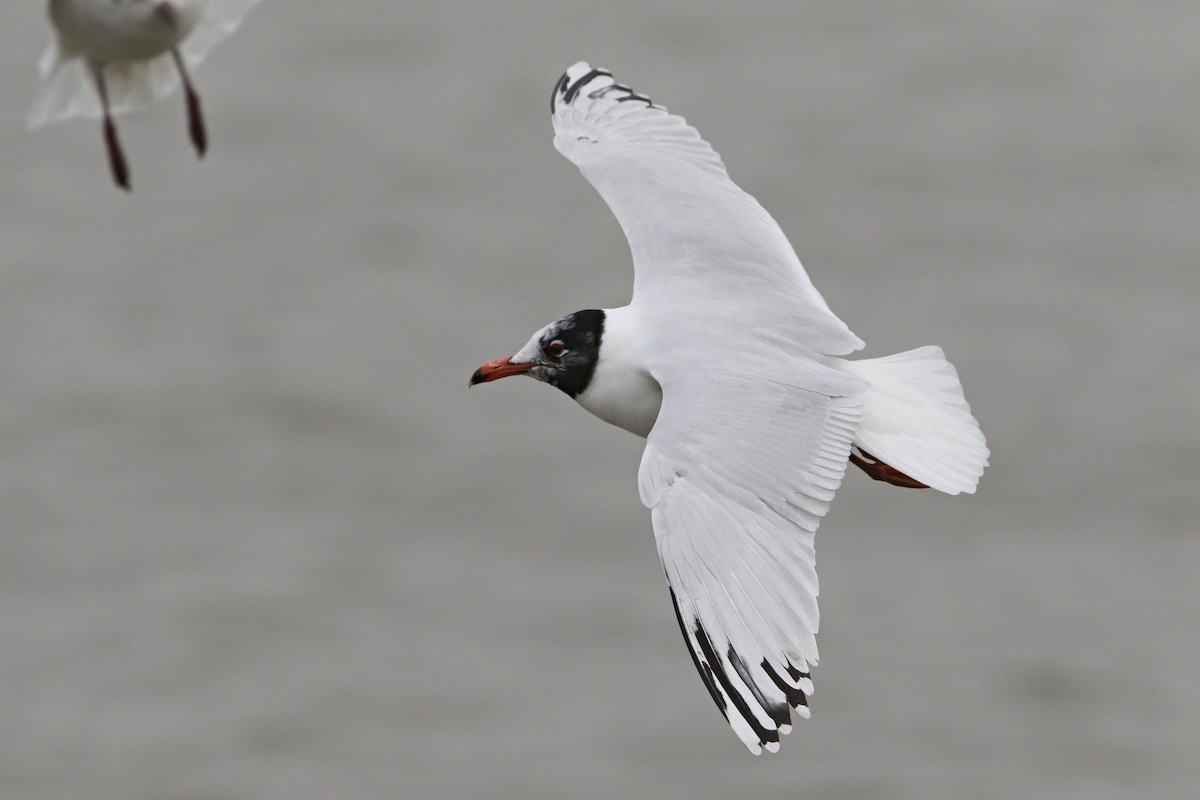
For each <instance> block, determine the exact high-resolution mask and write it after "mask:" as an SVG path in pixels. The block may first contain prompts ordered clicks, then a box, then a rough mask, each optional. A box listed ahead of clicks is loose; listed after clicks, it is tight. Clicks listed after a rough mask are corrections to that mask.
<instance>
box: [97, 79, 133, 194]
mask: <svg viewBox="0 0 1200 800" xmlns="http://www.w3.org/2000/svg"><path fill="white" fill-rule="evenodd" d="M92 76H93V77H94V78H95V80H96V91H97V92H99V94H100V107H101V108H102V109H103V110H104V145H105V147H106V148H107V150H108V166H109V167H110V168H111V169H112V176H113V181H114V182H115V183H116V184H117V186H120V187H121V188H122V189H124V190H125V191H129V190H130V185H129V164H128V162H126V161H125V153H124V152H123V151H122V150H121V140H120V139H118V138H117V126H116V124H115V123H114V122H113V118H112V113H111V112H110V111H109V108H108V87H106V86H105V85H104V65H103V64H92Z"/></svg>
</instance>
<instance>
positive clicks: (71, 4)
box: [29, 0, 258, 190]
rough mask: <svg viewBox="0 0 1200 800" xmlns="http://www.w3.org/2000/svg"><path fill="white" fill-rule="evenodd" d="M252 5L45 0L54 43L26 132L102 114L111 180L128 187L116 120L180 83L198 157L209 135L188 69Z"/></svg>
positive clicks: (245, 0)
mask: <svg viewBox="0 0 1200 800" xmlns="http://www.w3.org/2000/svg"><path fill="white" fill-rule="evenodd" d="M257 2H258V0H50V22H51V23H53V25H54V30H55V38H54V40H53V41H52V42H51V43H50V46H49V47H48V48H47V49H46V52H45V54H44V55H43V56H42V59H41V61H40V62H39V64H38V67H39V70H40V71H41V74H42V78H43V82H42V85H41V88H40V89H39V91H38V95H37V98H36V99H35V100H34V103H33V108H32V109H31V110H30V112H29V127H30V128H31V129H33V128H38V127H41V126H42V125H47V124H50V123H53V122H62V121H64V120H68V119H73V118H75V117H86V118H91V119H95V118H97V117H102V118H103V120H104V143H105V147H106V148H107V150H108V163H109V166H110V168H111V169H112V175H113V180H114V181H115V182H116V184H117V185H118V186H120V187H121V188H123V189H126V190H128V189H129V188H130V183H129V164H128V162H127V161H126V159H125V153H124V151H123V150H122V149H121V142H120V140H119V139H118V138H117V127H116V125H115V124H114V123H113V116H114V115H116V114H121V113H124V112H126V111H131V110H133V109H136V108H140V107H142V106H144V105H147V104H149V103H151V102H153V101H155V100H159V99H161V98H163V97H166V96H167V95H169V94H171V93H172V92H174V91H175V89H176V87H178V86H179V85H180V84H181V83H182V85H183V92H184V98H185V101H186V105H187V116H188V134H189V136H190V137H191V140H192V144H193V146H194V147H195V148H196V153H197V155H199V156H203V155H204V151H205V150H206V149H207V148H208V134H207V131H206V130H205V126H204V114H203V112H202V110H201V108H200V96H199V95H198V94H197V93H196V89H195V87H194V86H193V85H192V81H191V77H190V76H189V74H188V71H189V70H190V69H195V68H196V67H197V66H199V64H200V62H201V61H203V60H204V57H205V56H206V55H208V51H209V50H211V49H212V48H213V46H215V45H216V44H217V43H218V42H220V41H221V40H222V39H224V38H225V37H226V36H228V35H229V34H231V33H233V32H234V31H235V30H236V29H237V27H238V25H240V24H241V21H242V18H243V17H244V16H245V15H246V14H247V13H248V12H249V10H250V8H251V7H252V6H253V5H254V4H255V3H257Z"/></svg>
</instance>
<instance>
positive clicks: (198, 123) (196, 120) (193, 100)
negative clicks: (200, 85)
mask: <svg viewBox="0 0 1200 800" xmlns="http://www.w3.org/2000/svg"><path fill="white" fill-rule="evenodd" d="M171 55H172V56H173V57H174V58H175V68H176V69H178V70H179V77H180V78H182V79H183V94H184V97H185V98H186V99H187V115H188V133H189V134H190V135H191V137H192V144H193V145H195V146H196V155H198V156H201V157H203V156H204V151H205V150H207V149H208V131H207V130H206V129H205V127H204V112H203V111H202V110H201V108H200V95H199V94H197V93H196V90H195V88H193V87H192V81H191V79H190V78H189V77H188V72H187V67H186V66H184V63H183V57H182V56H181V55H179V49H178V48H174V47H172V48H171Z"/></svg>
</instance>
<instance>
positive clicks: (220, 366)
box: [0, 0, 1200, 800]
mask: <svg viewBox="0 0 1200 800" xmlns="http://www.w3.org/2000/svg"><path fill="white" fill-rule="evenodd" d="M13 5H14V6H16V5H17V4H13ZM41 6H42V4H41V3H28V4H20V7H14V8H10V9H9V10H8V12H7V13H6V16H5V25H4V26H3V27H2V28H0V37H2V38H3V48H0V60H2V63H3V71H2V72H0V108H3V114H2V116H0V176H3V177H2V180H0V534H2V535H0V642H2V643H3V646H2V647H0V664H2V671H0V675H2V676H3V680H2V681H0V693H2V700H3V708H4V713H3V715H2V716H0V797H4V798H30V799H31V800H43V799H45V800H51V799H53V800H72V799H73V798H88V799H89V800H107V799H108V798H112V799H113V800H140V799H141V798H145V799H146V800H151V799H153V798H184V799H188V798H195V799H197V800H198V799H199V798H206V799H207V798H228V799H229V800H242V798H247V799H249V798H254V799H255V800H269V799H270V798H287V799H288V800H294V798H304V797H312V798H334V797H336V798H396V797H401V798H462V797H473V796H478V797H494V798H601V797H604V798H607V797H628V798H636V797H647V798H649V797H654V798H659V797H689V798H708V797H714V798H715V797H729V796H731V795H732V796H739V797H758V796H772V797H780V796H782V797H804V798H808V799H809V800H822V799H831V798H922V800H929V799H930V798H963V797H971V798H1054V799H1055V800H1062V799H1064V798H1066V799H1071V798H1088V800H1103V799H1104V798H1130V797H1137V798H1190V797H1193V796H1194V791H1195V788H1194V787H1195V785H1196V784H1197V782H1198V781H1200V768H1198V767H1197V766H1196V764H1197V751H1198V750H1200V734H1198V732H1197V725H1196V722H1195V720H1196V719H1197V716H1198V715H1200V690H1198V689H1197V685H1198V684H1197V681H1196V680H1195V678H1194V673H1195V670H1196V667H1197V664H1198V663H1200V644H1198V643H1200V637H1198V635H1197V612H1198V611H1200V604H1198V602H1197V591H1196V577H1195V576H1196V572H1197V566H1200V524H1198V520H1200V499H1198V493H1197V488H1198V487H1197V485H1196V484H1197V482H1196V477H1195V471H1194V470H1195V467H1196V465H1197V464H1198V463H1200V431H1198V429H1197V424H1196V411H1197V405H1198V404H1197V400H1198V398H1200V378H1198V377H1197V369H1196V365H1197V363H1198V361H1197V357H1196V343H1197V340H1198V334H1200V324H1198V323H1197V321H1196V308H1197V305H1198V304H1200V273H1198V271H1197V269H1196V259H1197V253H1198V252H1200V225H1198V224H1197V219H1198V218H1200V194H1198V189H1200V180H1198V179H1200V169H1198V168H1200V144H1198V142H1200V89H1198V88H1197V87H1198V86H1200V83H1198V82H1197V76H1198V75H1200V49H1198V48H1197V47H1196V42H1197V41H1198V39H1200V12H1198V11H1197V8H1196V6H1195V4H1194V3H1192V2H1182V1H1181V2H1170V1H1169V0H1162V1H1161V2H1155V3H1141V4H1134V3H1124V2H1115V1H1110V2H1082V1H1079V0H1077V1H1071V2H1068V1H1067V0H1063V1H1062V2H1053V3H1045V2H1034V0H1006V1H1005V2H998V1H997V2H992V1H989V2H979V3H972V4H969V5H968V4H955V3H945V2H936V1H935V0H925V1H924V2H908V3H893V4H886V5H884V4H866V3H845V2H813V3H805V4H796V3H784V2H754V1H751V2H744V3H737V4H726V3H714V2H706V3H695V2H688V3H684V2H663V3H644V2H643V3H634V2H617V3H610V4H607V5H605V6H597V5H596V4H594V3H558V4H555V5H554V6H553V7H551V6H549V5H547V4H536V3H530V2H510V3H504V4H499V3H498V4H478V3H460V2H448V3H441V4H436V5H435V7H420V8H416V7H413V6H412V5H411V4H384V3H369V2H365V1H364V0H347V2H342V3H336V4H332V3H324V4H318V3H313V2H290V3H285V2H275V3H267V4H264V5H263V6H262V7H261V8H259V9H258V10H257V11H256V12H255V13H254V14H253V15H252V16H251V18H250V19H249V21H248V22H247V24H246V26H245V27H244V29H243V30H242V31H241V32H239V34H238V35H237V36H236V37H235V38H234V39H232V40H230V41H229V42H228V43H226V44H225V45H224V46H223V47H222V48H221V49H220V50H219V51H218V52H217V53H215V54H214V56H213V57H212V59H211V60H210V61H209V62H208V63H207V64H206V65H205V67H204V68H203V69H202V70H201V71H200V73H199V74H198V76H197V81H198V84H199V88H200V90H201V92H202V94H203V95H204V98H205V102H206V108H207V111H208V114H209V123H210V128H211V137H212V148H211V151H210V156H209V157H208V158H207V159H206V160H205V162H203V163H197V161H196V159H195V158H194V157H193V155H192V153H191V151H190V149H189V147H188V144H187V141H186V135H185V129H184V122H183V109H182V101H181V100H179V99H178V98H174V99H173V100H172V101H171V102H167V103H164V104H161V105H159V106H156V107H155V108H153V109H152V110H149V111H147V112H143V113H140V114H137V115H135V116H132V117H127V118H124V119H123V120H122V131H123V134H124V140H125V145H126V149H127V152H128V154H129V157H130V159H131V164H132V168H133V180H134V186H135V191H134V193H133V195H132V196H124V195H122V194H121V193H119V192H118V191H116V190H115V189H113V188H112V186H111V185H110V183H109V179H108V175H107V167H106V165H105V163H104V160H103V152H102V147H101V141H100V136H99V131H98V129H97V128H98V126H96V125H93V124H90V123H73V124H68V125H63V126H59V127H55V128H52V129H48V130H43V131H40V132H38V133H37V134H36V135H29V134H27V133H26V132H25V131H24V129H23V120H24V115H25V113H26V111H27V108H28V105H29V103H30V102H31V100H32V97H33V92H34V87H35V78H34V63H35V61H36V59H37V57H38V55H39V54H40V50H41V47H42V46H43V44H44V41H45V39H46V38H47V36H48V33H47V25H46V23H45V22H44V19H43V18H44V14H43V9H42V8H41ZM580 58H586V59H589V60H592V61H593V62H595V63H598V64H602V65H604V66H607V67H609V68H611V69H613V70H614V71H615V72H616V73H617V74H618V77H619V78H620V79H621V80H623V81H624V82H627V83H630V84H632V85H633V86H635V87H636V88H637V89H639V90H641V91H645V92H649V93H651V94H652V95H653V96H654V97H655V98H656V99H657V100H659V101H661V102H663V103H665V104H667V105H668V106H670V107H671V108H672V109H674V110H677V111H680V112H681V113H684V114H685V115H687V116H688V118H689V119H690V120H691V121H692V122H694V123H695V124H696V125H697V126H698V127H699V128H700V129H701V131H702V132H703V133H704V134H705V135H706V136H707V138H709V139H710V140H711V141H712V142H713V143H714V144H715V145H716V147H717V149H718V150H719V151H720V152H721V153H722V155H723V156H724V157H725V160H726V163H727V164H728V165H729V168H730V171H731V173H732V174H733V176H734V177H735V179H736V180H738V181H739V182H740V183H741V184H742V185H743V186H744V187H745V188H747V189H748V190H749V191H750V192H752V193H753V194H755V195H756V196H757V197H758V198H759V199H760V200H761V201H762V202H763V203H764V204H765V205H766V206H767V208H769V209H771V211H772V212H773V213H774V215H775V216H776V217H777V218H778V219H779V221H780V223H781V224H782V226H783V228H784V229H785V231H787V233H788V234H789V236H790V237H791V238H792V240H793V242H794V244H795V245H796V247H797V250H798V252H799V253H800V256H801V258H802V259H803V260H804V262H805V264H806V265H807V267H808V269H809V271H810V272H811V274H812V275H813V278H814V282H815V283H816V284H817V286H818V287H819V288H820V289H821V290H822V292H823V293H824V295H825V297H826V299H827V300H828V301H829V302H830V304H831V306H832V307H833V308H834V309H835V310H836V311H837V312H838V313H839V314H840V315H841V316H842V317H843V318H844V319H845V320H846V321H847V322H848V323H849V324H850V325H851V327H852V328H854V330H855V331H856V332H857V333H858V334H859V335H860V336H862V337H863V338H864V339H865V340H867V342H868V354H870V355H879V354H883V353H886V352H890V351H896V350H900V349H904V348H908V347H913V346H916V345H919V344H923V343H928V342H936V343H940V344H942V345H943V346H944V347H945V348H946V350H947V352H948V353H949V354H950V355H951V357H952V359H953V360H954V361H955V363H956V364H957V366H958V368H959V371H960V373H961V374H962V376H963V379H964V381H965V383H966V386H967V390H968V396H969V398H970V400H971V402H972V405H973V407H974V409H975V410H976V411H977V414H978V416H979V418H980V419H981V420H982V422H983V424H984V428H985V430H986V432H987V433H988V435H989V439H990V444H991V446H992V451H993V464H994V466H993V467H992V469H991V470H990V472H989V474H988V476H987V477H986V478H985V480H984V482H983V484H982V487H981V491H980V493H979V494H978V495H977V496H975V497H972V498H969V499H964V498H947V497H941V496H932V495H930V494H929V493H918V492H903V491H900V490H895V489H890V488H888V487H883V486H880V485H877V484H873V483H872V482H870V481H868V480H867V479H865V478H864V477H863V476H861V475H857V474H856V475H851V476H850V478H849V479H848V480H847V483H846V485H845V486H844V487H843V489H842V491H841V492H840V494H839V497H838V501H837V502H836V503H835V506H834V511H833V513H832V514H831V516H830V518H829V519H828V520H827V521H826V524H825V525H824V526H823V528H822V530H821V534H820V536H819V543H820V556H821V560H820V569H821V575H822V588H823V589H824V591H823V594H822V598H821V599H822V610H823V617H824V618H823V623H824V624H823V629H822V633H821V648H822V655H823V659H822V663H821V667H820V669H819V670H818V671H817V673H816V674H815V678H816V682H817V689H818V691H817V695H816V697H815V698H814V714H813V719H812V720H811V721H810V722H807V723H804V724H802V725H800V726H798V727H797V729H796V730H795V732H794V733H793V734H792V735H791V736H790V737H788V739H787V740H785V742H784V748H783V752H782V753H781V754H779V755H777V756H774V757H769V758H761V759H754V758H752V757H750V756H749V755H748V754H747V753H746V752H745V751H744V749H743V748H742V746H741V745H740V744H739V743H738V742H737V740H736V738H735V737H734V736H733V735H732V734H731V733H730V732H729V731H728V729H727V728H726V726H725V725H724V723H723V721H722V720H721V718H720V715H719V714H718V713H717V712H716V710H715V709H714V708H713V707H712V704H711V702H710V701H709V699H708V697H707V694H706V692H705V690H704V689H703V686H702V685H701V683H700V681H699V679H698V678H697V677H696V675H695V674H694V671H693V668H692V665H691V663H690V660H689V659H688V657H687V655H686V651H685V649H684V646H683V644H682V642H681V641H679V636H678V632H677V629H676V627H675V624H674V621H673V619H672V615H671V611H670V608H669V604H668V602H667V599H666V592H665V588H664V586H663V583H662V573H661V570H660V568H659V566H658V564H657V560H656V554H655V551H654V546H653V541H652V537H651V533H650V523H649V517H648V515H647V514H646V513H645V511H644V509H642V508H641V506H640V504H639V502H638V499H637V492H636V486H635V475H636V468H637V463H638V459H639V456H640V442H639V441H638V440H637V439H635V438H634V437H632V436H629V435H627V434H624V433H622V432H620V431H618V430H616V429H611V428H607V427H606V426H604V425H603V424H602V423H600V422H598V421H596V420H594V419H592V418H590V417H589V416H588V415H586V414H585V413H584V412H582V411H581V410H580V409H578V408H574V407H573V404H571V403H569V402H567V401H566V400H565V399H564V398H563V397H561V396H560V395H559V394H558V393H556V392H552V391H549V390H547V389H546V388H545V387H542V386H538V385H536V384H535V383H534V382H532V381H512V382H505V384H501V385H498V386H496V387H488V388H487V389H486V390H484V389H476V390H474V391H471V392H468V391H467V389H466V378H467V376H468V375H469V374H470V372H471V370H472V369H474V368H475V367H476V366H477V365H478V364H480V363H482V362H483V361H486V360H490V359H492V358H495V357H497V356H501V355H505V354H508V353H510V352H512V351H513V349H515V348H516V347H517V346H519V345H520V344H521V343H522V342H524V341H525V339H526V337H527V336H528V334H529V333H530V332H531V331H532V330H534V329H535V328H537V327H539V326H540V325H542V324H544V323H545V322H548V321H549V320H551V319H553V318H555V317H557V316H558V315H560V314H562V313H564V312H567V311H571V310H574V309H576V308H582V307H593V306H596V305H618V304H621V303H623V302H624V301H625V300H626V299H627V297H628V292H629V287H630V281H631V270H630V267H629V264H628V256H627V251H626V248H625V245H624V242H623V240H622V238H621V235H620V231H619V229H618V228H617V226H616V224H615V222H614V220H613V219H612V217H611V215H610V214H609V213H608V211H607V209H606V208H605V207H604V206H603V204H602V202H601V201H600V200H599V198H598V197H597V196H596V195H595V194H594V192H593V191H592V190H591V189H590V187H588V186H587V185H586V183H585V182H584V181H583V180H582V179H581V178H580V177H579V175H578V174H577V172H576V171H575V169H574V168H573V167H572V166H571V165H570V164H568V163H567V162H566V161H564V160H563V159H562V158H561V157H559V156H558V155H557V153H555V152H554V151H553V149H552V147H551V145H550V126H549V119H548V116H547V110H548V109H547V106H548V102H547V100H548V97H549V92H550V88H551V86H552V85H553V82H554V80H555V78H556V77H557V76H558V74H559V72H560V71H561V70H562V69H563V68H564V67H566V66H567V65H568V64H569V63H571V62H572V61H574V60H577V59H580ZM176 101H178V102H176Z"/></svg>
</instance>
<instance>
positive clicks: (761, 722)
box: [670, 588, 813, 756]
mask: <svg viewBox="0 0 1200 800" xmlns="http://www.w3.org/2000/svg"><path fill="white" fill-rule="evenodd" d="M670 591H671V604H672V606H673V607H674V609H675V620H676V621H677V622H678V623H679V631H680V633H682V634H683V638H684V641H686V642H687V645H688V650H689V651H690V653H691V656H692V663H693V664H694V665H695V667H696V671H697V672H699V673H700V678H701V679H702V680H703V681H704V685H705V686H706V687H707V688H708V693H709V694H710V695H711V696H712V699H713V702H715V703H716V704H717V708H718V709H720V711H721V714H722V715H724V717H725V720H726V722H728V723H729V725H730V727H731V728H733V731H734V733H736V734H737V736H738V738H739V739H741V740H742V743H743V744H745V745H746V747H747V748H748V749H749V750H750V752H751V753H753V754H754V755H756V756H757V755H762V751H763V750H764V749H766V751H767V752H768V753H777V752H779V737H780V735H781V734H788V733H791V731H792V717H791V711H792V710H793V709H794V710H795V712H796V714H797V715H799V716H800V718H801V719H809V718H810V717H811V716H812V714H811V712H810V711H809V708H808V698H809V696H810V695H812V693H813V684H812V679H811V677H810V676H809V673H808V672H807V671H803V670H800V669H797V668H796V666H795V665H793V664H792V662H791V660H790V659H788V658H787V657H783V658H782V660H781V661H782V663H781V667H782V670H780V669H776V668H775V667H774V666H772V665H771V663H770V661H768V660H767V659H766V658H764V659H762V661H761V662H760V663H759V664H757V665H752V664H751V663H750V662H749V661H747V660H746V659H745V658H743V657H742V655H741V654H740V653H738V651H737V649H736V648H735V647H734V645H733V644H732V643H729V644H726V646H725V647H724V648H723V649H722V647H721V641H722V639H723V637H718V636H713V635H710V633H709V632H708V630H707V629H706V628H705V626H704V622H703V621H702V620H701V619H700V615H699V614H695V613H693V612H692V611H691V610H690V609H689V610H685V609H684V607H683V605H682V604H680V602H679V598H678V596H677V595H676V594H675V590H674V588H671V589H670ZM685 617H686V618H687V619H688V622H684V619H685ZM797 660H799V659H797ZM781 671H782V672H783V673H784V674H782V675H781V674H780V672H781Z"/></svg>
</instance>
